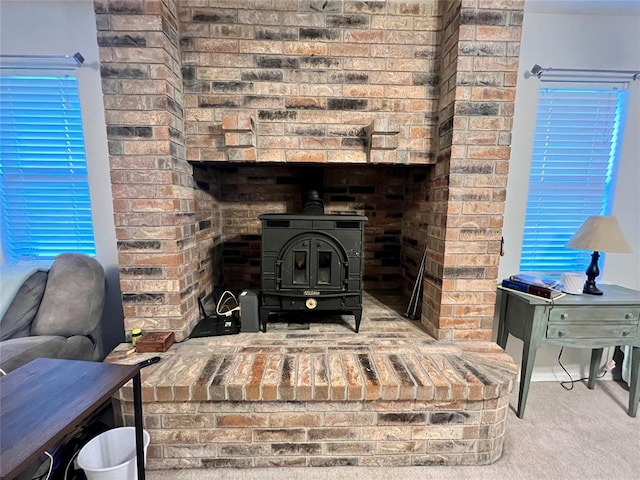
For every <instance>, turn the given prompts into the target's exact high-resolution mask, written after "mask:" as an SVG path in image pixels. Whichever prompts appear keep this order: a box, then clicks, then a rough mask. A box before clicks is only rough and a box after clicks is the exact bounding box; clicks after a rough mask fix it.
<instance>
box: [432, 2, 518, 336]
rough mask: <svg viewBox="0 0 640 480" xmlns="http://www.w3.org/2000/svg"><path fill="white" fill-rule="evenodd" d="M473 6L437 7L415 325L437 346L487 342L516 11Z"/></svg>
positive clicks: (505, 5)
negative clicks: (435, 108)
mask: <svg viewBox="0 0 640 480" xmlns="http://www.w3.org/2000/svg"><path fill="white" fill-rule="evenodd" d="M471 3H473V6H472V7H468V6H467V5H468V4H471ZM476 3H477V2H467V1H457V2H452V1H446V2H442V3H441V7H442V8H443V10H442V16H443V30H442V31H443V38H442V43H441V45H442V48H443V50H442V58H443V64H442V68H441V77H442V82H441V87H442V88H441V94H440V108H439V113H440V116H439V139H438V140H439V144H438V154H437V164H436V166H435V169H434V170H433V171H432V178H431V189H430V193H429V195H430V197H431V200H432V203H430V208H429V210H430V212H431V216H432V222H429V227H428V232H427V237H428V239H427V242H428V246H429V254H428V262H427V267H426V269H425V272H426V274H425V291H424V303H423V319H422V321H423V323H424V324H425V325H426V326H427V328H428V329H429V331H430V332H431V333H432V334H433V335H434V336H436V338H439V339H490V338H491V329H492V324H493V312H494V305H495V300H496V280H497V275H498V263H499V260H500V255H499V254H500V238H501V234H502V221H503V211H504V201H505V194H506V185H507V174H508V162H509V157H510V144H511V127H512V120H513V111H514V100H515V84H516V76H517V69H518V54H519V47H520V36H521V27H522V15H523V8H524V2H523V1H522V0H504V1H502V0H501V1H497V0H495V1H492V0H481V1H480V2H479V8H478V7H477V6H476Z"/></svg>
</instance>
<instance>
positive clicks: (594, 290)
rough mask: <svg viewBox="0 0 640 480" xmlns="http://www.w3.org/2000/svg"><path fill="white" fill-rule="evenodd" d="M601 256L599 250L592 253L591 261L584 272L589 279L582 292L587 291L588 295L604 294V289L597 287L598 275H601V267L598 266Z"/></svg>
mask: <svg viewBox="0 0 640 480" xmlns="http://www.w3.org/2000/svg"><path fill="white" fill-rule="evenodd" d="M599 258H600V254H599V253H598V252H593V253H592V254H591V263H590V264H589V266H588V267H587V270H586V271H585V272H584V273H585V274H586V275H587V281H586V282H584V288H583V289H582V293H586V294H587V295H602V293H603V292H602V290H600V289H599V288H598V287H596V277H597V276H598V275H600V269H599V268H598V259H599Z"/></svg>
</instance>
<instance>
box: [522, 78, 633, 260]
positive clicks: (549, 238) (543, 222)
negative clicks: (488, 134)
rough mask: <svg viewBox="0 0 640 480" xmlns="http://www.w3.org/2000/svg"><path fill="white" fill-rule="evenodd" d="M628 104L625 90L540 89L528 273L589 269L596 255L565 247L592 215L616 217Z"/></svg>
mask: <svg viewBox="0 0 640 480" xmlns="http://www.w3.org/2000/svg"><path fill="white" fill-rule="evenodd" d="M627 102H628V90H624V89H622V90H621V89H612V88H607V89H601V88H581V89H577V88H542V89H540V92H539V97H538V111H537V116H536V129H535V138H534V145H533V153H532V159H531V172H530V176H529V193H528V199H527V210H526V218H525V227H524V238H523V244H522V254H521V257H520V270H521V271H534V272H542V273H554V272H575V271H578V272H581V271H583V270H584V269H585V268H586V266H587V265H588V264H589V260H590V255H591V252H586V251H580V250H573V249H570V248H567V247H565V244H566V243H567V242H568V241H569V239H570V238H571V237H572V235H573V234H574V233H575V232H576V231H577V230H578V228H580V226H581V225H582V223H583V221H584V220H585V219H586V217H588V216H590V215H609V214H610V213H611V207H612V203H613V194H614V187H615V180H616V171H617V164H618V158H619V154H620V145H621V144H622V137H623V133H624V132H623V130H624V124H625V118H626V110H627ZM603 261H604V259H601V265H602V264H603Z"/></svg>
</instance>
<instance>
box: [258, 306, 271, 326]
mask: <svg viewBox="0 0 640 480" xmlns="http://www.w3.org/2000/svg"><path fill="white" fill-rule="evenodd" d="M269 313H271V309H270V308H269V307H260V331H261V332H266V331H267V320H268V319H269Z"/></svg>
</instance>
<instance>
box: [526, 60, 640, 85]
mask: <svg viewBox="0 0 640 480" xmlns="http://www.w3.org/2000/svg"><path fill="white" fill-rule="evenodd" d="M531 76H534V77H537V78H538V79H540V80H541V81H545V79H546V81H549V82H552V81H557V82H562V81H564V82H570V81H582V82H585V83H586V82H589V81H591V82H601V83H617V82H629V81H633V80H638V79H639V78H640V70H607V69H596V68H555V67H541V66H540V65H538V64H535V65H534V66H533V67H531V70H528V71H526V72H525V78H529V77H531Z"/></svg>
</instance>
